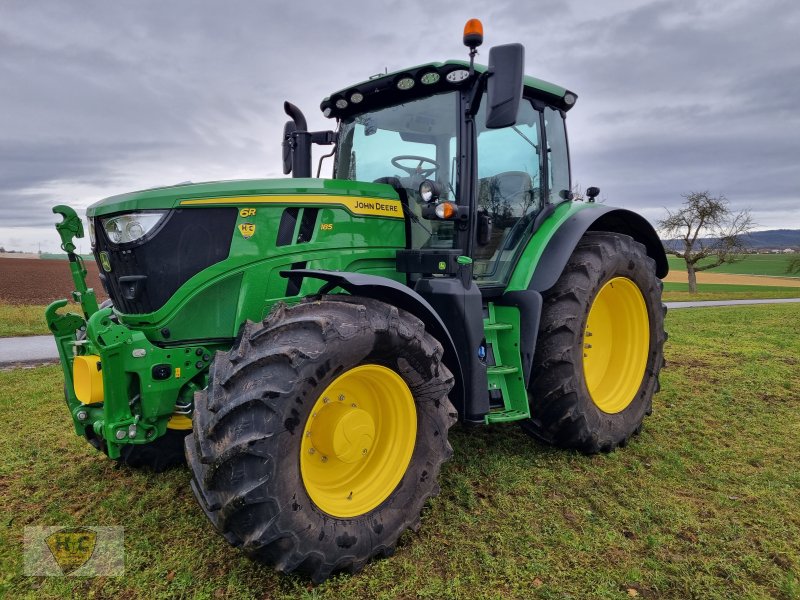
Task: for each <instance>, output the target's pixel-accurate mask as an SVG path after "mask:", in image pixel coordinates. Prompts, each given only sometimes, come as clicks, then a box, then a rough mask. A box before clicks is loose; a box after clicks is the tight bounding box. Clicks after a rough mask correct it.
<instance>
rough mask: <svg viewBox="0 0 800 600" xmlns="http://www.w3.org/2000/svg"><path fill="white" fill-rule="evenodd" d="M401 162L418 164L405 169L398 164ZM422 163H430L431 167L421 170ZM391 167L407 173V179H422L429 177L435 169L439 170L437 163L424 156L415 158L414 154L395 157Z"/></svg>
mask: <svg viewBox="0 0 800 600" xmlns="http://www.w3.org/2000/svg"><path fill="white" fill-rule="evenodd" d="M401 160H416V161H419V162H418V164H417V166H416V167H406V166H404V165H401V164H400V161H401ZM423 163H430V164H431V165H433V166H432V167H428V168H427V169H423V168H422V164H423ZM392 165H393V166H395V167H397V168H398V169H400V170H402V171H405V172H406V173H408V176H409V177H414V176H416V175H421V176H422V177H423V178H424V179H427V178H428V177H430V176H431V175H432V174H433V173H434V171H436V169H438V168H439V163H437V162H436V161H435V160H433V159H432V158H426V157H424V156H416V155H414V154H401V155H400V156H395V157H394V158H393V159H392Z"/></svg>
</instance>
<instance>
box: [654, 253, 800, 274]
mask: <svg viewBox="0 0 800 600" xmlns="http://www.w3.org/2000/svg"><path fill="white" fill-rule="evenodd" d="M795 256H797V255H796V254H746V255H744V256H742V259H741V260H739V261H737V262H735V263H730V264H724V265H720V266H719V267H715V268H714V269H711V270H710V271H707V272H708V273H734V274H737V275H770V276H772V277H789V275H788V274H787V273H786V269H787V267H788V266H789V261H790V260H792V257H795ZM668 259H669V268H670V270H675V271H685V270H686V262H685V261H684V260H683V259H682V258H678V257H677V256H669V257H668ZM711 262H713V260H708V261H701V262H700V265H701V266H702V265H704V264H708V263H711ZM794 277H797V275H794Z"/></svg>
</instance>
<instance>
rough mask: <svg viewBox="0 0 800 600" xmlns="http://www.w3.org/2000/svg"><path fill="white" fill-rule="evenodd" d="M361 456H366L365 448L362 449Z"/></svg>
mask: <svg viewBox="0 0 800 600" xmlns="http://www.w3.org/2000/svg"><path fill="white" fill-rule="evenodd" d="M361 454H363V455H364V456H366V455H367V449H366V448H364V449H363V450H362V451H361Z"/></svg>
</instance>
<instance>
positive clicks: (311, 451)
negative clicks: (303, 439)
mask: <svg viewBox="0 0 800 600" xmlns="http://www.w3.org/2000/svg"><path fill="white" fill-rule="evenodd" d="M314 452H316V450H314V448H309V449H308V453H309V454H314Z"/></svg>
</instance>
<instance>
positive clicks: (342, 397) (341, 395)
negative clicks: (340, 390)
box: [339, 394, 344, 402]
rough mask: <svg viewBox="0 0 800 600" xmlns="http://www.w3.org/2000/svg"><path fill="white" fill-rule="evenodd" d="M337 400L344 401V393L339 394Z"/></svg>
mask: <svg viewBox="0 0 800 600" xmlns="http://www.w3.org/2000/svg"><path fill="white" fill-rule="evenodd" d="M339 402H344V394H339Z"/></svg>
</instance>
